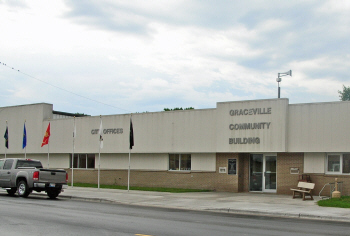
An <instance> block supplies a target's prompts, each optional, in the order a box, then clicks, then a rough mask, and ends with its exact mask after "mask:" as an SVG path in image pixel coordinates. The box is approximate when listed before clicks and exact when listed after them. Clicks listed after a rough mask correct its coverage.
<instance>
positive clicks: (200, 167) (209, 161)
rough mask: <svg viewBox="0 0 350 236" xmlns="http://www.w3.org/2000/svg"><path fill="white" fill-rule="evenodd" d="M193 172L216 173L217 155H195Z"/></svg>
mask: <svg viewBox="0 0 350 236" xmlns="http://www.w3.org/2000/svg"><path fill="white" fill-rule="evenodd" d="M191 171H216V154H215V153H193V154H192V155H191Z"/></svg>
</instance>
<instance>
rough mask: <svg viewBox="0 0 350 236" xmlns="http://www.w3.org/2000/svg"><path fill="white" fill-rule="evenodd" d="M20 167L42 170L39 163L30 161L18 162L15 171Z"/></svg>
mask: <svg viewBox="0 0 350 236" xmlns="http://www.w3.org/2000/svg"><path fill="white" fill-rule="evenodd" d="M20 167H35V168H38V169H40V168H43V166H42V165H41V162H40V161H32V160H18V161H17V166H16V169H18V168H20Z"/></svg>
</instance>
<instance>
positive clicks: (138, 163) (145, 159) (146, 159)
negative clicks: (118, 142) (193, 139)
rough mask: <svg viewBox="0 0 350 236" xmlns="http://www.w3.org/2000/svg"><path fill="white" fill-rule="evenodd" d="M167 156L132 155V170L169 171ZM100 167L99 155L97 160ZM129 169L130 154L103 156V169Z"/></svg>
mask: <svg viewBox="0 0 350 236" xmlns="http://www.w3.org/2000/svg"><path fill="white" fill-rule="evenodd" d="M168 159H169V155H167V154H137V153H136V154H132V155H131V156H130V169H132V170H168V162H169V161H168ZM95 167H96V168H97V167H98V155H96V158H95ZM128 168H129V154H101V169H116V170H126V169H128Z"/></svg>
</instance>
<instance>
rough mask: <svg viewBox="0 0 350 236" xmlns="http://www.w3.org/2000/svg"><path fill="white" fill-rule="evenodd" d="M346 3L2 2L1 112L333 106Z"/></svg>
mask: <svg viewBox="0 0 350 236" xmlns="http://www.w3.org/2000/svg"><path fill="white" fill-rule="evenodd" d="M349 12H350V1H347V0H334V1H324V0H302V1H299V0H293V1H280V0H274V1H273V0H265V1H263V0H261V1H260V0H247V1H238V0H237V1H232V0H227V1H224V0H212V1H209V0H201V1H200V0H197V1H194V0H186V1H182V0H167V1H160V0H157V1H153V0H150V1H144V0H138V1H134V0H128V1H118V0H98V1H97V0H95V1H93V0H79V1H73V0H54V1H47V0H30V1H29V0H28V1H24V0H23V1H9V0H0V62H1V63H0V81H1V86H0V107H4V106H16V105H23V104H32V103H42V102H44V103H50V104H53V109H54V110H56V111H63V112H70V113H76V112H77V113H84V114H88V115H112V114H127V113H136V112H139V113H142V112H157V111H163V109H164V108H175V107H182V108H187V107H194V108H195V109H206V108H215V107H216V103H217V102H227V101H242V100H256V99H272V98H277V96H278V83H277V82H276V78H277V76H278V73H285V72H288V71H289V70H292V76H288V75H286V76H283V77H281V78H282V81H281V83H280V87H281V98H288V99H289V103H290V104H295V103H315V102H330V101H339V94H338V90H342V87H343V85H345V86H350V77H349V69H350V46H349V42H350V30H349V26H350V14H349Z"/></svg>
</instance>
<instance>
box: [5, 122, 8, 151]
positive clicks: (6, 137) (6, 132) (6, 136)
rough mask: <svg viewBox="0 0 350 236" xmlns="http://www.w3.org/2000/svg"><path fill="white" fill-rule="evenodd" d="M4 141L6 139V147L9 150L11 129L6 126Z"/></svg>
mask: <svg viewBox="0 0 350 236" xmlns="http://www.w3.org/2000/svg"><path fill="white" fill-rule="evenodd" d="M4 139H5V147H6V148H7V149H9V129H8V127H7V125H6V131H5V134H4Z"/></svg>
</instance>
